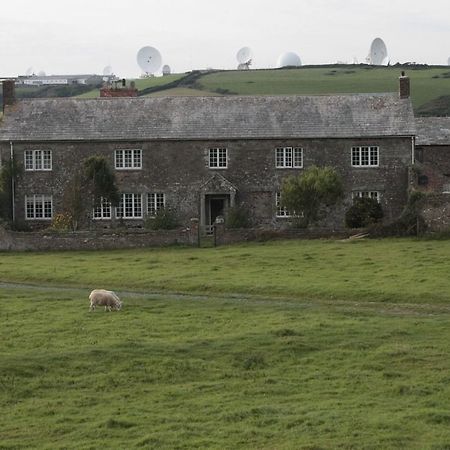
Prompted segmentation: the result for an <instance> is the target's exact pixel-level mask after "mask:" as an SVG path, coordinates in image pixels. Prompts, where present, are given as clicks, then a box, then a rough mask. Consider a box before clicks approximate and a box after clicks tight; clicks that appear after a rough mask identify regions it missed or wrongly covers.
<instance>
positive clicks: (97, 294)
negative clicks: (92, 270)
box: [89, 289, 122, 311]
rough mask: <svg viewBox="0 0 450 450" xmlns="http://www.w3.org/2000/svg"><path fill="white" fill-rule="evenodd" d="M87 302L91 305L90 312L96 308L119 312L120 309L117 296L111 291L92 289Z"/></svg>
mask: <svg viewBox="0 0 450 450" xmlns="http://www.w3.org/2000/svg"><path fill="white" fill-rule="evenodd" d="M89 300H90V302H91V305H90V307H89V310H90V311H93V310H94V309H95V307H96V306H104V307H105V311H106V310H107V309H108V310H109V311H112V310H113V309H115V310H117V311H118V310H120V309H121V308H122V302H121V301H120V298H119V297H118V296H117V294H116V293H115V292H113V291H106V290H105V289H94V290H93V291H92V292H91V293H90V295H89Z"/></svg>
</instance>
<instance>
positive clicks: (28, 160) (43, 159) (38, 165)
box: [23, 149, 52, 172]
mask: <svg viewBox="0 0 450 450" xmlns="http://www.w3.org/2000/svg"><path fill="white" fill-rule="evenodd" d="M23 159H24V167H25V170H26V171H45V172H48V171H51V170H52V151H51V150H42V149H38V150H25V151H24V152H23Z"/></svg>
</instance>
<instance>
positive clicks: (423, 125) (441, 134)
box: [416, 117, 450, 146]
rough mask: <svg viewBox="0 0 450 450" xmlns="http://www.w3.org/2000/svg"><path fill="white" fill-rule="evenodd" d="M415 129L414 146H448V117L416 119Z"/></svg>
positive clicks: (449, 126)
mask: <svg viewBox="0 0 450 450" xmlns="http://www.w3.org/2000/svg"><path fill="white" fill-rule="evenodd" d="M416 128H417V137H416V145H448V146H450V117H421V118H417V119H416Z"/></svg>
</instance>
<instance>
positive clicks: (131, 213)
mask: <svg viewBox="0 0 450 450" xmlns="http://www.w3.org/2000/svg"><path fill="white" fill-rule="evenodd" d="M116 217H117V218H118V219H142V218H143V214H142V194H136V193H133V192H125V193H122V194H120V202H119V206H117V207H116Z"/></svg>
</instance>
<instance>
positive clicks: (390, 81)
mask: <svg viewBox="0 0 450 450" xmlns="http://www.w3.org/2000/svg"><path fill="white" fill-rule="evenodd" d="M401 70H406V72H407V74H408V76H409V77H410V78H411V93H412V95H411V97H412V101H413V105H414V107H415V108H416V107H419V106H421V105H422V104H424V103H426V102H427V101H430V100H432V99H434V98H436V97H439V96H442V95H448V93H449V92H450V76H448V73H449V69H448V68H445V67H441V68H427V69H422V70H408V69H407V68H406V69H405V68H401V69H400V68H397V67H383V68H372V67H370V66H365V67H362V68H361V67H358V66H348V67H345V66H344V67H336V68H332V67H331V68H330V67H323V68H320V67H314V68H307V67H305V68H300V69H289V70H257V71H251V70H250V71H228V72H218V73H213V74H210V75H205V76H204V77H202V78H201V79H200V83H201V85H202V86H203V88H204V89H205V90H210V91H214V90H216V89H226V90H228V91H230V92H234V93H237V94H244V95H247V94H248V95H260V94H273V95H279V94H286V95H289V94H300V95H317V94H342V93H364V92H365V93H377V92H397V91H398V77H399V76H400V72H401ZM445 74H447V75H446V76H445ZM437 76H439V78H434V77H437Z"/></svg>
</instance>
